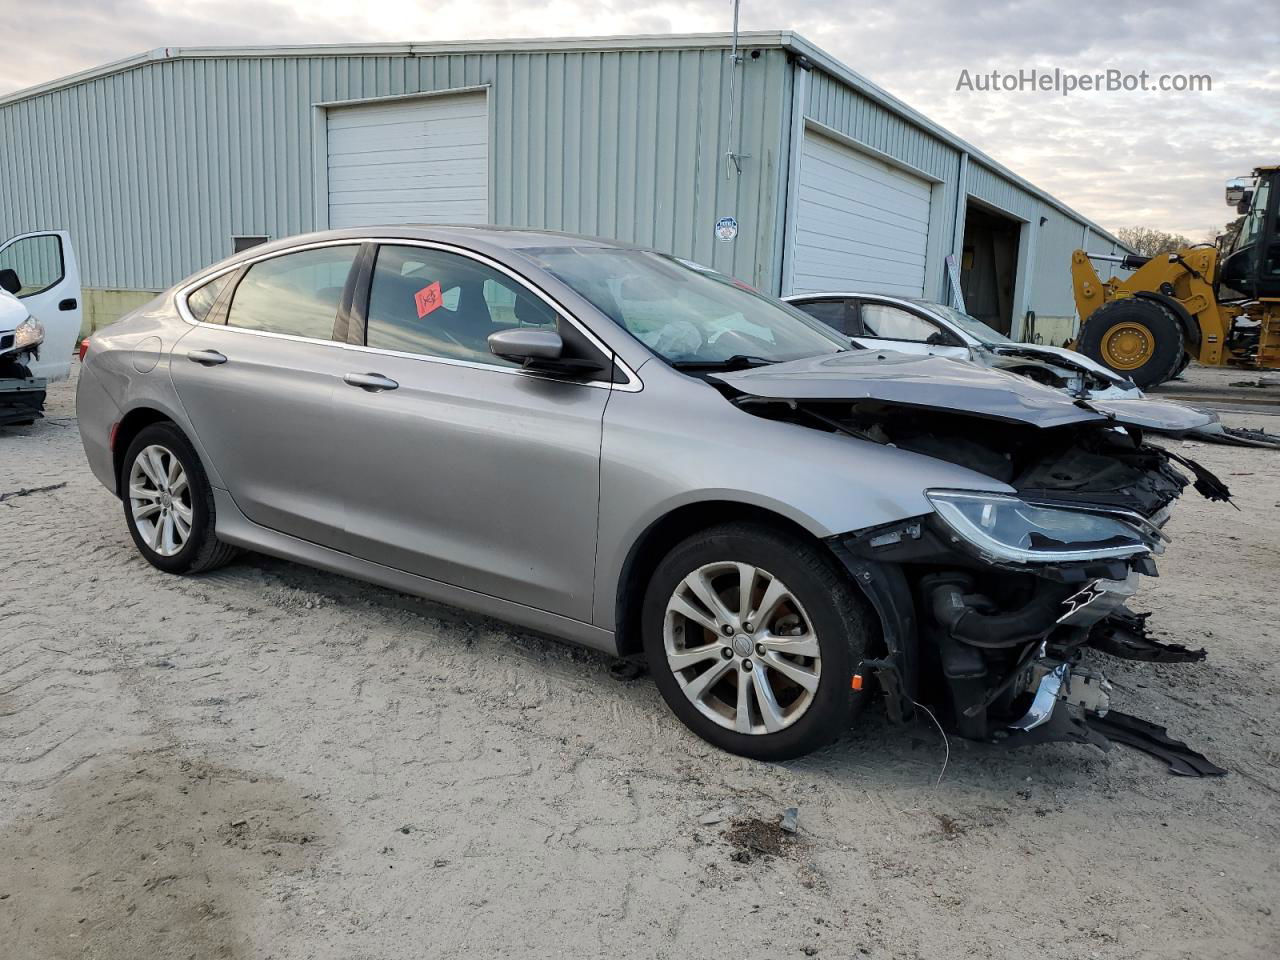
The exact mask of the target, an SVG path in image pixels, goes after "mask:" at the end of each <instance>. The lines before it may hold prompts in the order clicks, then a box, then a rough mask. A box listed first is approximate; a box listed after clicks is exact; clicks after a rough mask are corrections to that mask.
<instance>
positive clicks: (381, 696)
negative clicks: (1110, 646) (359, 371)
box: [0, 383, 1280, 960]
mask: <svg viewBox="0 0 1280 960" xmlns="http://www.w3.org/2000/svg"><path fill="white" fill-rule="evenodd" d="M73 389H74V385H73V384H71V383H63V384H58V385H56V386H55V387H54V388H52V389H51V392H50V403H49V411H48V417H49V418H48V419H46V420H44V421H42V422H40V423H38V424H36V425H35V426H33V427H30V428H22V429H16V428H8V429H0V497H3V500H2V501H0V558H3V562H2V563H0V570H2V571H3V578H2V579H0V956H3V957H5V958H12V960H37V958H72V957H85V958H102V960H163V958H195V960H205V958H250V957H252V958H277V960H302V958H316V960H339V958H341V960H364V958H369V960H373V958H378V960H399V958H405V960H408V958H414V960H418V958H423V957H485V958H488V957H597V956H599V957H670V958H686V957H713V956H714V957H732V958H790V957H805V956H818V957H829V958H837V957H838V958H861V957H873V958H889V957H894V958H917V957H919V958H928V960H933V958H952V957H956V958H961V957H999V958H1015V957H1016V958H1021V957H1036V958H1195V960H1203V958H1214V960H1218V958H1223V960H1228V958H1229V960H1236V958H1263V957H1267V958H1274V957H1276V956H1277V955H1280V946H1278V944H1280V722H1278V719H1280V666H1277V660H1278V657H1280V626H1278V625H1277V597H1278V593H1277V584H1280V453H1277V452H1274V451H1265V450H1242V449H1234V448H1227V447H1215V446H1206V445H1200V444H1193V445H1188V446H1187V447H1186V449H1184V450H1182V452H1184V453H1187V454H1189V455H1191V456H1193V457H1195V458H1197V459H1200V460H1202V461H1203V462H1204V463H1205V464H1206V465H1207V466H1209V467H1210V468H1212V469H1214V470H1216V471H1218V472H1219V473H1220V475H1221V476H1222V478H1223V479H1224V480H1226V481H1227V482H1228V483H1229V484H1230V486H1231V487H1232V489H1233V491H1234V492H1235V493H1236V502H1237V503H1238V505H1239V507H1240V510H1239V511H1238V512H1237V511H1236V510H1234V509H1232V508H1231V507H1230V506H1226V505H1223V504H1211V503H1209V502H1207V501H1205V500H1203V499H1201V498H1200V497H1199V496H1198V495H1197V494H1194V493H1188V494H1187V496H1186V497H1184V499H1183V501H1182V503H1181V504H1180V506H1179V509H1178V510H1177V512H1176V513H1175V517H1174V520H1173V521H1172V524H1171V526H1170V532H1171V533H1172V535H1173V536H1174V543H1173V545H1172V547H1171V548H1170V550H1169V553H1168V554H1167V555H1166V556H1165V557H1164V558H1163V559H1162V560H1161V562H1160V568H1161V572H1162V576H1161V577H1159V578H1158V579H1155V580H1149V581H1148V582H1147V583H1146V585H1145V587H1144V592H1143V593H1141V594H1140V595H1139V597H1138V598H1137V599H1136V601H1135V602H1134V603H1133V606H1134V608H1135V609H1139V610H1143V609H1149V610H1154V611H1156V616H1155V617H1153V627H1154V629H1155V632H1156V634H1157V635H1158V636H1160V637H1162V638H1163V639H1166V640H1170V641H1173V642H1177V643H1184V644H1187V645H1189V646H1201V645H1203V646H1206V647H1207V648H1208V649H1209V659H1208V660H1207V661H1206V662H1204V663H1201V664H1192V665H1161V666H1153V665H1144V664H1135V663H1127V662H1122V661H1117V660H1110V659H1108V658H1106V657H1104V656H1102V655H1096V656H1095V659H1096V661H1098V662H1099V663H1100V664H1101V665H1102V666H1103V668H1104V669H1105V670H1106V671H1107V673H1108V675H1109V676H1110V677H1111V678H1112V680H1113V681H1114V683H1115V685H1116V698H1115V703H1116V705H1117V706H1118V707H1119V708H1120V709H1122V710H1124V711H1126V712H1129V713H1133V714H1137V715H1138V716H1141V717H1144V718H1147V719H1150V720H1154V721H1156V722H1158V723H1162V724H1167V725H1168V727H1169V728H1170V731H1171V733H1172V734H1173V735H1174V736H1178V737H1181V738H1183V739H1186V740H1187V741H1188V742H1189V743H1191V744H1192V745H1193V746H1196V747H1198V748H1199V749H1201V750H1203V751H1204V752H1205V753H1206V754H1208V755H1209V757H1210V758H1211V759H1213V760H1215V761H1217V762H1218V763H1220V764H1222V765H1223V766H1225V767H1227V768H1229V769H1230V771H1231V773H1230V775H1229V776H1227V777H1225V778H1219V779H1205V780H1188V779H1182V778H1177V777H1172V776H1170V775H1168V774H1167V773H1166V772H1165V770H1164V767H1163V765H1162V764H1160V763H1158V762H1157V761H1155V760H1154V759H1152V758H1149V757H1147V756H1145V755H1143V754H1139V753H1136V752H1133V751H1131V750H1128V749H1126V748H1122V747H1117V748H1116V749H1115V750H1113V751H1112V752H1111V753H1109V754H1104V753H1101V752H1099V751H1097V750H1094V749H1091V748H1085V747H1079V746H1067V745H1062V744H1055V745H1050V746H1046V747H1041V748H1037V749H1034V750H1023V751H1003V750H1001V749H999V748H995V747H988V746H985V745H976V744H970V743H964V742H956V741H952V743H951V757H950V763H949V765H948V767H947V769H946V773H945V776H944V777H943V779H942V782H941V785H940V786H938V787H937V788H935V786H934V783H935V780H936V779H937V777H938V773H939V770H940V768H941V764H942V759H943V747H942V743H941V740H940V738H939V735H938V732H937V731H936V730H935V729H934V728H933V727H932V725H931V724H929V722H928V721H927V719H926V720H924V721H922V722H920V723H918V724H916V725H914V726H912V727H909V728H894V727H891V726H889V725H888V724H887V723H886V722H885V721H884V720H882V719H880V717H879V716H878V714H870V713H869V714H868V717H867V719H866V720H865V721H864V722H863V724H862V725H861V726H859V727H858V729H856V730H855V731H853V732H851V733H850V734H849V735H847V736H846V737H844V738H843V739H842V740H841V741H840V742H839V743H837V744H836V745H835V746H833V747H831V748H829V749H827V750H825V751H824V752H822V753H820V754H817V755H814V756H812V757H809V758H807V759H805V760H803V761H798V762H793V763H788V764H785V765H779V766H770V765H765V764H760V763H755V762H751V761H747V760H742V759H739V758H737V757H733V756H729V755H726V754H723V753H719V752H717V751H716V750H714V749H712V748H711V747H709V746H707V745H705V744H704V743H702V742H701V741H699V740H697V739H696V738H694V737H693V736H692V735H691V734H689V733H688V732H686V731H685V730H684V728H683V727H682V726H681V725H680V724H679V723H678V722H677V721H676V720H675V719H674V718H673V717H672V716H671V715H670V714H669V713H668V711H667V709H666V708H665V706H664V705H663V703H662V702H661V700H660V699H659V697H658V694H657V692H656V690H655V688H654V687H653V685H652V683H651V681H649V680H648V679H647V678H642V679H640V680H635V681H631V682H621V681H619V680H616V679H614V678H612V677H611V676H610V673H609V670H608V667H609V662H608V661H607V660H606V659H605V658H602V657H599V656H597V655H595V654H592V653H589V652H584V651H580V650H576V649H573V648H570V647H567V646H563V645H560V644H557V643H555V642H552V641H549V640H545V639H542V638H539V637H534V636H530V635H527V634H523V633H520V632H518V631H514V630H512V629H510V628H508V627H505V626H503V625H502V624H499V623H495V622H492V621H487V620H482V619H477V618H474V617H469V616H467V615H464V614H462V613H459V612H456V611H453V610H450V609H446V608H443V607H439V606H436V605H433V604H430V603H426V602H423V601H420V600H417V599H414V598H411V597H406V596H401V595H398V594H395V593H391V592H388V591H385V590H381V589H377V588H374V587H370V586H367V585H364V584H361V583H358V582H355V581H351V580H346V579H343V578H340V577H336V576H331V575H328V574H324V573H320V572H317V571H313V570H310V569H307V568H304V567H300V566H297V565H294V564H290V563H285V562H281V561H277V560H273V559H268V558H265V557H261V556H256V555H246V556H242V557H241V559H239V560H238V561H237V562H236V563H234V564H233V565H232V566H230V567H228V568H226V569H223V570H220V571H218V572H217V573H214V574H211V575H207V576H203V577H198V578H193V579H181V578H176V577H171V576H167V575H165V574H163V573H160V572H159V571H157V570H155V569H153V568H152V567H150V566H149V565H148V564H146V563H145V562H144V561H143V560H142V559H141V558H140V557H139V556H138V555H137V554H136V553H135V551H134V548H133V546H132V543H131V542H130V540H129V537H128V534H127V532H126V530H125V525H124V520H123V516H122V513H121V508H120V505H119V503H118V502H117V501H116V500H114V499H113V498H112V497H111V496H110V494H108V493H107V491H106V490H104V489H103V488H102V487H101V486H100V485H99V484H98V483H97V481H96V480H95V479H94V478H93V477H92V476H91V475H90V473H89V470H88V468H87V466H86V465H85V462H84V457H83V453H82V451H81V448H80V440H79V435H78V432H77V429H76V423H75V419H74V417H75V411H74V404H73ZM1227 419H1228V420H1229V422H1234V423H1237V424H1248V425H1251V426H1252V425H1258V424H1265V425H1266V426H1267V427H1268V429H1270V430H1280V418H1278V417H1268V416H1263V415H1261V414H1247V415H1242V416H1233V417H1228V418H1227ZM54 485H61V486H56V488H55V489H50V490H45V491H42V492H33V493H30V494H28V495H25V496H11V495H10V494H14V493H17V492H19V491H22V490H30V489H31V488H39V487H46V486H54ZM792 806H795V807H798V808H799V810H800V820H799V822H800V832H799V834H797V835H796V838H795V839H794V840H792V841H791V842H789V843H785V844H781V845H778V846H777V847H776V849H774V851H773V852H766V851H763V850H761V849H759V847H760V846H765V847H769V846H770V843H769V841H770V840H771V839H776V837H775V836H774V835H773V834H772V833H770V832H769V831H767V830H766V831H764V832H763V833H761V834H760V836H761V837H763V838H764V841H765V842H763V843H761V842H760V841H759V840H757V841H754V842H753V841H752V840H751V837H752V835H753V833H752V829H751V827H752V824H751V822H750V821H751V819H752V818H759V819H760V820H763V821H765V822H766V825H771V824H772V823H773V822H775V821H776V819H777V817H778V816H779V815H780V814H781V812H782V811H783V809H784V808H786V807H792Z"/></svg>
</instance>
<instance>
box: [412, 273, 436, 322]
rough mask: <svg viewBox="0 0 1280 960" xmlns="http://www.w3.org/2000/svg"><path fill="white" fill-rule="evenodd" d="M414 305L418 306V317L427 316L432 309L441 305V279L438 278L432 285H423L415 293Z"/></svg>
mask: <svg viewBox="0 0 1280 960" xmlns="http://www.w3.org/2000/svg"><path fill="white" fill-rule="evenodd" d="M413 302H414V305H415V306H416V307H417V308H418V317H419V319H421V318H422V317H425V316H426V315H427V314H428V313H430V312H431V311H432V310H434V309H436V308H437V307H438V306H440V281H439V280H437V281H436V282H435V283H433V284H431V285H430V286H427V287H423V288H422V289H421V290H419V291H418V292H417V293H415V294H414V295H413Z"/></svg>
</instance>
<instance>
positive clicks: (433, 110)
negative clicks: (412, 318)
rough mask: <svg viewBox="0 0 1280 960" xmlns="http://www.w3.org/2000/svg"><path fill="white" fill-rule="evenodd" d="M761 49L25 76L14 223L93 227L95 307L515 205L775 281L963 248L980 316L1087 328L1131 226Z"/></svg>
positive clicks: (857, 272) (794, 40)
mask: <svg viewBox="0 0 1280 960" xmlns="http://www.w3.org/2000/svg"><path fill="white" fill-rule="evenodd" d="M737 43H738V47H737V55H736V56H735V55H734V38H733V37H732V36H731V35H728V34H724V35H721V34H714V35H697V36H651V37H614V38H603V39H556V40H519V41H496V42H464V43H425V44H418V43H412V44H411V43H405V44H366V45H358V46H305V47H249V48H184V49H163V50H155V51H152V52H150V53H146V54H142V55H140V56H137V57H133V58H130V59H128V60H122V61H120V62H118V63H113V64H108V65H106V66H103V67H100V68H97V69H94V70H89V71H86V72H84V73H80V74H77V75H74V76H70V77H66V78H64V79H62V80H58V81H55V82H52V83H48V84H44V85H42V86H39V87H34V88H31V89H28V90H23V91H20V92H18V93H14V94H11V95H8V96H5V97H0V237H3V236H11V235H14V234H16V233H21V232H27V231H31V230H42V229H66V230H69V231H70V232H71V233H72V235H73V236H74V238H75V242H76V246H77V250H78V254H79V260H80V266H81V271H82V274H83V277H84V284H85V288H86V290H85V300H86V303H85V307H86V311H85V314H86V325H89V326H96V325H101V324H102V323H105V322H108V321H110V320H111V319H114V318H115V317H116V316H118V315H119V314H120V313H121V312H122V311H123V310H125V309H127V308H129V307H131V306H133V305H134V304H136V303H140V302H142V301H144V300H145V299H147V298H148V297H149V295H150V294H151V293H153V292H155V291H158V290H161V289H164V288H165V287H167V286H169V285H170V284H172V283H173V282H175V281H176V280H178V279H180V278H182V277H183V276H185V275H186V274H188V273H190V272H192V271H194V270H196V269H197V268H199V267H201V266H204V265H205V264H207V263H210V262H212V261H215V260H219V259H221V258H223V257H225V256H227V255H229V254H230V253H232V252H233V251H234V250H236V249H240V248H242V247H243V246H246V245H250V244H252V243H255V242H259V241H261V240H262V239H265V238H275V237H281V236H287V235H290V234H296V233H304V232H307V231H310V230H317V229H324V228H326V227H330V226H332V227H339V226H354V225H364V224H375V223H383V224H385V223H395V222H440V223H484V222H490V223H496V224H510V225H519V226H532V227H539V228H547V229H553V230H564V231H569V232H572V233H583V234H592V235H598V236H605V237H613V238H617V239H620V240H625V241H630V242H634V243H639V244H644V245H647V246H652V247H656V248H659V249H662V250H665V251H669V252H671V253H674V254H677V255H679V256H682V257H687V258H690V259H693V260H697V261H699V262H701V263H705V264H708V265H710V266H713V267H715V268H717V269H719V270H722V271H725V272H727V273H731V274H733V275H735V276H737V277H739V278H740V279H742V280H745V281H747V282H749V283H751V284H753V285H754V286H756V287H759V288H761V289H765V290H769V291H772V292H774V293H791V292H797V293H799V292H811V291H822V290H865V291H877V292H885V293H898V294H906V295H911V296H925V297H930V298H934V299H941V300H949V299H950V293H949V283H948V271H947V268H946V258H947V257H948V256H954V258H955V260H954V262H955V263H956V264H958V265H959V266H960V267H961V282H962V289H963V291H964V294H965V301H966V303H967V305H968V308H969V311H970V312H971V313H974V314H976V315H978V316H981V317H982V318H983V319H986V320H988V322H991V323H992V324H993V325H995V326H997V327H998V328H1000V329H1003V330H1006V331H1009V330H1011V331H1012V332H1013V334H1014V335H1015V336H1018V335H1024V336H1027V337H1030V336H1032V335H1033V334H1034V335H1038V336H1039V337H1041V338H1043V339H1044V340H1045V341H1049V342H1060V341H1061V340H1062V339H1063V337H1064V336H1066V335H1068V334H1069V333H1070V332H1071V331H1072V328H1073V320H1074V306H1073V303H1072V298H1071V291H1070V281H1069V258H1070V254H1071V251H1072V250H1073V249H1075V248H1077V247H1082V246H1083V247H1085V248H1087V249H1088V250H1089V251H1090V252H1091V253H1114V252H1116V251H1117V250H1121V249H1122V248H1121V247H1120V245H1119V243H1118V241H1116V240H1115V238H1114V237H1112V236H1111V235H1110V234H1108V233H1106V232H1105V231H1103V230H1102V229H1101V228H1100V227H1098V226H1097V225H1095V224H1093V223H1091V222H1090V221H1089V220H1088V219H1086V218H1085V217H1083V216H1081V215H1080V214H1078V213H1076V212H1074V211H1072V210H1071V209H1070V208H1068V207H1067V206H1065V205H1064V204H1062V203H1060V202H1059V201H1057V200H1055V199H1054V198H1053V197H1051V196H1049V195H1048V194H1046V193H1045V192H1044V191H1042V190H1040V189H1038V188H1036V187H1035V186H1033V185H1032V184H1030V183H1028V182H1027V181H1025V180H1023V179H1022V178H1020V177H1018V176H1017V175H1015V174H1013V173H1012V172H1010V171H1009V170H1007V169H1005V168H1004V167H1002V166H1001V165H1000V164H998V163H996V162H995V161H994V160H992V159H991V158H990V157H988V156H987V155H986V154H984V153H982V152H981V151H979V150H977V149H976V148H974V147H972V146H970V145H969V144H967V143H965V142H963V141H962V140H960V139H959V138H957V137H956V136H954V135H953V134H951V133H949V132H947V131H946V130H944V129H942V128H940V127H938V126H937V125H936V124H934V123H932V122H930V121H929V120H928V119H926V118H925V117H923V116H921V115H920V114H919V113H917V112H915V111H914V110H912V109H911V108H910V107H908V106H906V105H905V104H903V103H902V102H901V101H899V100H897V99H895V98H894V97H892V96H890V95H889V94H887V93H885V92H884V91H883V90H881V89H880V88H879V87H877V86H875V85H874V84H872V83H870V82H868V81H867V80H865V79H864V78H862V77H861V76H859V75H858V74H856V73H855V72H853V71H852V70H850V69H849V68H848V67H845V66H843V65H842V64H840V63H839V62H837V61H836V60H834V59H833V58H832V57H830V56H829V55H827V54H826V53H824V52H823V51H822V50H820V49H818V48H817V47H815V46H813V45H812V44H810V43H809V42H807V41H806V40H804V39H803V38H801V37H799V36H797V35H795V34H793V33H786V32H769V33H764V32H754V33H744V34H740V35H739V36H738V38H737ZM735 223H736V233H735ZM725 238H728V239H725ZM1029 312H1033V313H1034V315H1035V318H1036V319H1035V322H1034V327H1032V326H1031V325H1030V324H1028V322H1027V320H1028V314H1029Z"/></svg>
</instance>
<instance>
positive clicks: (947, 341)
mask: <svg viewBox="0 0 1280 960" xmlns="http://www.w3.org/2000/svg"><path fill="white" fill-rule="evenodd" d="M925 343H927V344H928V345H929V346H931V347H946V346H950V345H951V338H950V337H948V336H947V335H946V334H944V333H943V332H942V331H941V330H935V331H933V333H931V334H929V339H927V340H926V341H925Z"/></svg>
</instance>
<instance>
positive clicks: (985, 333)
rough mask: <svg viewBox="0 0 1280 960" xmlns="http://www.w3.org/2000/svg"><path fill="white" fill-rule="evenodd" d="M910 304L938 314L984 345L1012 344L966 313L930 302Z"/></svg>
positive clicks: (1002, 335) (997, 331) (921, 301)
mask: <svg viewBox="0 0 1280 960" xmlns="http://www.w3.org/2000/svg"><path fill="white" fill-rule="evenodd" d="M911 302H912V303H918V304H919V305H920V306H922V307H924V308H925V309H927V310H932V311H933V312H934V313H936V314H940V315H941V316H943V317H945V318H946V319H948V320H950V321H951V322H952V323H954V324H955V325H956V326H957V327H959V328H960V329H961V330H963V331H964V332H965V333H967V334H969V336H971V337H977V338H978V339H979V340H981V341H982V342H983V343H984V344H988V345H990V344H993V343H1013V341H1012V340H1010V339H1009V338H1008V337H1006V336H1005V335H1004V334H1003V333H1001V332H1000V331H999V330H996V329H994V328H992V327H989V326H987V325H986V324H985V323H983V322H982V321H981V320H979V319H978V318H977V317H971V316H969V315H968V314H967V313H961V312H960V311H959V310H957V309H956V308H955V307H948V306H945V305H943V304H941V303H934V302H933V301H932V300H912V301H911Z"/></svg>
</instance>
